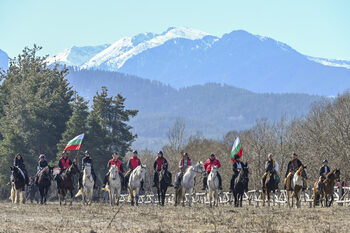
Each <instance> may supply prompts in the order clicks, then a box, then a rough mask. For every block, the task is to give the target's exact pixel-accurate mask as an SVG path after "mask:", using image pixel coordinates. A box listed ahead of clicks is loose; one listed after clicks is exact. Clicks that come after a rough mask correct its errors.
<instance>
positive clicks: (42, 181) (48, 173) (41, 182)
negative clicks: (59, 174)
mask: <svg viewBox="0 0 350 233" xmlns="http://www.w3.org/2000/svg"><path fill="white" fill-rule="evenodd" d="M52 171H53V167H50V166H46V167H44V168H43V169H42V170H41V171H40V173H39V175H38V177H39V178H38V184H37V186H38V188H39V192H40V204H46V200H47V194H48V192H49V189H50V186H51V180H52Z"/></svg>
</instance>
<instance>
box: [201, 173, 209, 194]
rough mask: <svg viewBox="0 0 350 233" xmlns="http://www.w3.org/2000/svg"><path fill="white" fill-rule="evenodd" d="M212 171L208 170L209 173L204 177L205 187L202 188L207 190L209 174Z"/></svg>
mask: <svg viewBox="0 0 350 233" xmlns="http://www.w3.org/2000/svg"><path fill="white" fill-rule="evenodd" d="M209 173H210V172H207V175H206V176H205V177H204V178H203V187H202V190H206V189H207V182H208V175H209Z"/></svg>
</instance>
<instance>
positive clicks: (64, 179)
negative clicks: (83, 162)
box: [57, 162, 80, 205]
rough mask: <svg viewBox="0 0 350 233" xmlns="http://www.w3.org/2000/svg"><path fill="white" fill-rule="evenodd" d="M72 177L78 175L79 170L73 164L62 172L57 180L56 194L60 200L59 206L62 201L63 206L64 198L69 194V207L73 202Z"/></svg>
mask: <svg viewBox="0 0 350 233" xmlns="http://www.w3.org/2000/svg"><path fill="white" fill-rule="evenodd" d="M74 175H78V176H79V175H80V171H79V168H78V166H77V164H76V163H75V162H73V163H72V165H70V166H69V168H67V169H66V170H65V171H63V172H62V174H61V178H59V179H58V180H57V192H58V199H59V200H60V205H61V204H62V200H63V199H64V201H65V204H66V200H65V196H66V194H67V193H68V191H69V192H70V197H71V199H70V205H72V202H73V190H74Z"/></svg>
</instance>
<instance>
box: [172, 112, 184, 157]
mask: <svg viewBox="0 0 350 233" xmlns="http://www.w3.org/2000/svg"><path fill="white" fill-rule="evenodd" d="M168 140H169V149H170V151H172V152H173V153H179V152H180V151H181V149H182V148H183V147H184V145H185V143H186V124H185V121H184V120H183V119H180V118H177V119H176V120H175V123H174V125H173V127H171V128H170V129H169V131H168Z"/></svg>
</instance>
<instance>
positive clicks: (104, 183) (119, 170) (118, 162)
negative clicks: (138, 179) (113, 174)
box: [103, 152, 124, 188]
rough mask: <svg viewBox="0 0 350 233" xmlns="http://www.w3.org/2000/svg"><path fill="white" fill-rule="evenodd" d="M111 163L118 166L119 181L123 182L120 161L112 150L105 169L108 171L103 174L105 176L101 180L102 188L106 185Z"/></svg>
mask: <svg viewBox="0 0 350 233" xmlns="http://www.w3.org/2000/svg"><path fill="white" fill-rule="evenodd" d="M112 165H115V166H117V168H118V173H119V177H120V183H121V184H124V182H123V181H124V176H123V173H122V161H120V160H119V159H118V153H117V152H114V153H113V154H112V159H111V160H109V161H108V163H107V169H108V172H107V174H106V175H105V178H104V180H103V188H104V187H106V184H107V182H108V177H109V169H110V168H111V166H112Z"/></svg>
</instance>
